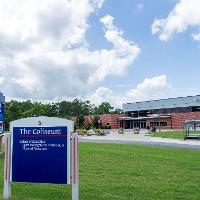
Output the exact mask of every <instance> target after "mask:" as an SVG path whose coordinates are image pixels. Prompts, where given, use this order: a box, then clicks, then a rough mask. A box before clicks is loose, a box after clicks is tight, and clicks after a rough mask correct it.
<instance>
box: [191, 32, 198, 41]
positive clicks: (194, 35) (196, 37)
mask: <svg viewBox="0 0 200 200" xmlns="http://www.w3.org/2000/svg"><path fill="white" fill-rule="evenodd" d="M192 37H193V39H194V40H196V41H200V33H197V34H192Z"/></svg>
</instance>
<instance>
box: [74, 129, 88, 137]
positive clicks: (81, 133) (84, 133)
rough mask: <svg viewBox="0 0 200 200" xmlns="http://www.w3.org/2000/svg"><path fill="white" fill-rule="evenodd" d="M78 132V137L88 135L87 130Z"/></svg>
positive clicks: (78, 130)
mask: <svg viewBox="0 0 200 200" xmlns="http://www.w3.org/2000/svg"><path fill="white" fill-rule="evenodd" d="M76 132H77V133H78V135H82V136H84V135H86V133H87V130H86V129H77V130H76Z"/></svg>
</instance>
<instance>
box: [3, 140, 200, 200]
mask: <svg viewBox="0 0 200 200" xmlns="http://www.w3.org/2000/svg"><path fill="white" fill-rule="evenodd" d="M79 162H80V200H157V199H159V200H166V199H167V200H189V199H192V200H199V193H200V187H199V180H200V173H199V166H200V151H197V150H189V149H175V148H162V147H150V146H149V147H148V146H142V145H123V144H93V143H80V145H79ZM2 187H3V159H1V160H0V199H1V197H2V189H3V188H2ZM11 199H12V200H67V199H68V200H69V199H71V196H70V187H69V186H65V185H49V184H21V183H13V184H12V198H11Z"/></svg>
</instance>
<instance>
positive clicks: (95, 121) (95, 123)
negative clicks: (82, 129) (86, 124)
mask: <svg viewBox="0 0 200 200" xmlns="http://www.w3.org/2000/svg"><path fill="white" fill-rule="evenodd" d="M99 120H100V118H99V116H98V115H94V117H93V120H92V127H93V128H100V127H99V126H100V124H99Z"/></svg>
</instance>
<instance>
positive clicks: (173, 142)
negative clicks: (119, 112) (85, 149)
mask: <svg viewBox="0 0 200 200" xmlns="http://www.w3.org/2000/svg"><path fill="white" fill-rule="evenodd" d="M79 141H80V142H95V143H116V144H143V145H149V146H163V147H175V148H189V149H196V150H200V140H185V141H184V140H178V139H170V138H159V137H151V136H145V135H144V133H143V134H139V135H134V134H132V133H125V134H122V135H121V134H117V133H114V132H113V133H111V134H109V135H107V136H82V137H79Z"/></svg>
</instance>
